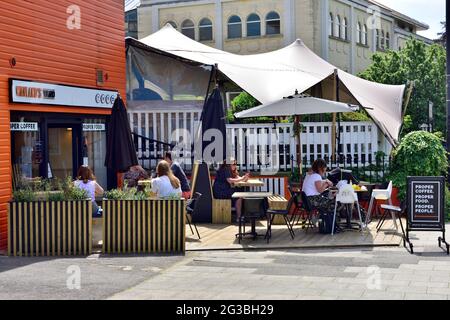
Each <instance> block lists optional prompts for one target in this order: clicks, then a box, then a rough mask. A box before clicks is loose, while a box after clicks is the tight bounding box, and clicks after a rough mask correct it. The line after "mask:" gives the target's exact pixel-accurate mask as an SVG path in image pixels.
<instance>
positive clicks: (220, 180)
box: [213, 158, 250, 222]
mask: <svg viewBox="0 0 450 320" xmlns="http://www.w3.org/2000/svg"><path fill="white" fill-rule="evenodd" d="M249 176H250V174H249V173H246V174H245V175H244V176H242V177H241V176H239V173H238V171H237V163H236V160H235V159H233V158H231V159H229V160H228V163H227V161H226V160H224V161H223V163H222V164H221V165H220V168H219V169H218V170H217V172H216V179H215V180H214V185H213V194H214V198H215V199H231V201H232V205H233V206H234V207H235V208H236V218H237V222H239V219H240V218H241V209H242V199H236V198H232V197H231V196H232V195H233V193H235V192H237V191H238V190H236V189H237V188H233V185H234V184H235V183H236V182H241V181H247V180H248V178H249Z"/></svg>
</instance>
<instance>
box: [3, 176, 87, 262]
mask: <svg viewBox="0 0 450 320" xmlns="http://www.w3.org/2000/svg"><path fill="white" fill-rule="evenodd" d="M8 231H9V232H8V254H9V255H12V256H16V255H19V256H33V255H35V256H55V255H89V254H90V253H91V252H92V243H91V238H92V237H91V235H92V202H91V199H89V198H88V195H87V193H86V192H85V191H84V190H81V189H78V188H76V187H74V186H73V183H72V180H71V178H68V179H66V180H65V181H64V182H59V181H57V180H52V181H50V180H46V181H44V180H42V182H41V184H40V185H39V186H36V185H34V184H33V185H28V186H23V187H21V188H20V189H18V190H15V191H14V192H13V199H12V200H11V201H10V202H9V204H8Z"/></svg>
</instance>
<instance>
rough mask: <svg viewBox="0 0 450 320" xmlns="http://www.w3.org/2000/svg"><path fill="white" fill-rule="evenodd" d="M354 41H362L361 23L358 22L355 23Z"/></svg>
mask: <svg viewBox="0 0 450 320" xmlns="http://www.w3.org/2000/svg"><path fill="white" fill-rule="evenodd" d="M356 33H357V35H356V42H357V43H362V30H361V23H359V22H358V24H357V25H356Z"/></svg>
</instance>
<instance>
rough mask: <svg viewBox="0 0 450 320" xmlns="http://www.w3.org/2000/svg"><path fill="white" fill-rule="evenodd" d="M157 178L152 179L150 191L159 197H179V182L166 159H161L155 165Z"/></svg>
mask: <svg viewBox="0 0 450 320" xmlns="http://www.w3.org/2000/svg"><path fill="white" fill-rule="evenodd" d="M156 173H157V174H158V178H155V179H152V192H154V193H156V195H157V196H158V197H159V198H167V197H181V183H180V180H178V178H177V177H175V176H174V174H173V173H172V170H170V165H169V163H168V162H167V161H164V160H163V161H161V162H160V163H158V166H157V167H156Z"/></svg>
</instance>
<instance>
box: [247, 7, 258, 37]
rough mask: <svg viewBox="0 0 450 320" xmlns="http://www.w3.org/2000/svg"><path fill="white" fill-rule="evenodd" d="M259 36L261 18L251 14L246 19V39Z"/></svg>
mask: <svg viewBox="0 0 450 320" xmlns="http://www.w3.org/2000/svg"><path fill="white" fill-rule="evenodd" d="M260 35H261V18H260V17H259V16H258V15H257V14H256V13H252V14H251V15H249V16H248V17H247V37H256V36H260Z"/></svg>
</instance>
